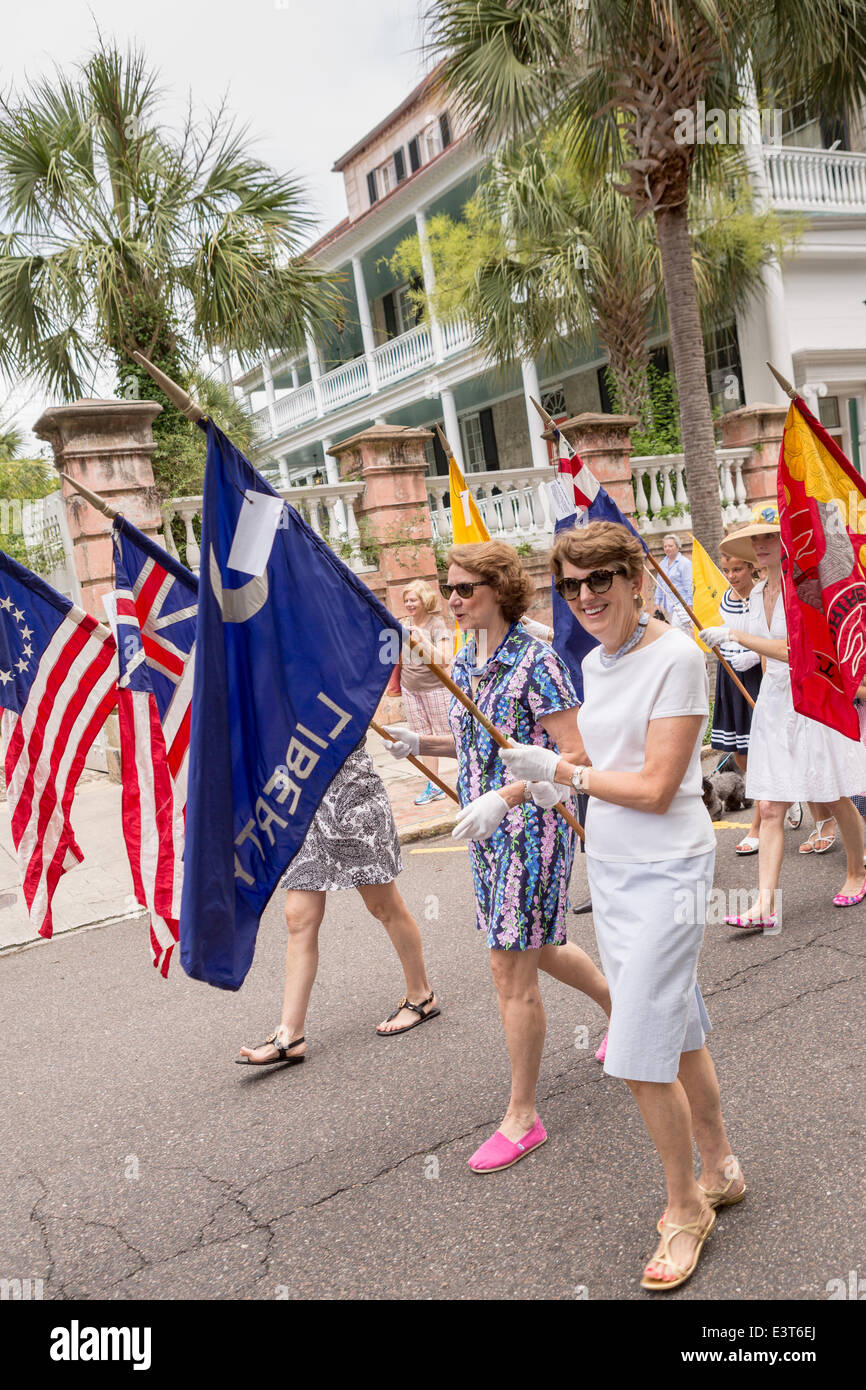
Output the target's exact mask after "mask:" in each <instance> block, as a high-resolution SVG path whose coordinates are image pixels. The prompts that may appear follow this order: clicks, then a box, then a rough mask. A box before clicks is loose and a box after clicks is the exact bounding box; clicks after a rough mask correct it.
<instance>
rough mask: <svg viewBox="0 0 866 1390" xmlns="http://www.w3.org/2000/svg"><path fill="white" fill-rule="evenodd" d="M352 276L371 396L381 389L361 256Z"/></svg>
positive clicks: (353, 262)
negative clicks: (377, 375)
mask: <svg viewBox="0 0 866 1390" xmlns="http://www.w3.org/2000/svg"><path fill="white" fill-rule="evenodd" d="M352 275H353V276H354V279H355V298H356V299H357V301H358V321H359V323H360V325H361V338H362V341H363V343H364V357H365V358H366V360H367V380H368V382H369V383H370V392H371V394H375V393H376V391H378V389H379V382H378V379H377V377H376V359H375V357H374V356H373V354H374V352H375V351H376V339H375V336H374V334H373V320H372V317H371V315H370V301H369V299H368V298H367V285H366V282H365V280H364V267H363V266H362V265H361V257H360V256H353V257H352Z"/></svg>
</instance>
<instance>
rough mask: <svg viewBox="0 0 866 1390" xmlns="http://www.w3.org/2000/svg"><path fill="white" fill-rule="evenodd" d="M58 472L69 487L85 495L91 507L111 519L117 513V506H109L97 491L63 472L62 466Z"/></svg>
mask: <svg viewBox="0 0 866 1390" xmlns="http://www.w3.org/2000/svg"><path fill="white" fill-rule="evenodd" d="M58 472H59V473H60V476H61V478H65V479H66V481H67V483H68V484H69V486H70V487H74V488H75V491H76V492H80V493H81V496H82V497H86V498H87V500H88V502H89V503H90V505H91V507H95V508H96V510H97V511H98V512H102V514H103V515H104V516H107V517H110V518H111V519H112V521H113V520H114V518H115V517H116V516H118V515H119V513H118V511H117V508H116V507H111V506H109V504H108V503H107V502H106V501H104V500H103V499H102V498H101V497H100V496H99V493H98V492H91V491H90V488H89V487H85V486H84V484H83V483H77V482H76V481H75V479H74V478H70V476H69V474H68V473H64V472H63V469H62V468H61V469H58Z"/></svg>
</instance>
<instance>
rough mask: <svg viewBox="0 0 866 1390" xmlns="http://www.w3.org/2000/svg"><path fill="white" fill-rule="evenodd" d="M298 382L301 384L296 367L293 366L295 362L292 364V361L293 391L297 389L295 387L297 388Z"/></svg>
mask: <svg viewBox="0 0 866 1390" xmlns="http://www.w3.org/2000/svg"><path fill="white" fill-rule="evenodd" d="M300 384H301V378H300V377H299V376H298V369H297V367H296V366H295V364H294V362H293V363H292V390H293V391H297V389H298V387H299V386H300Z"/></svg>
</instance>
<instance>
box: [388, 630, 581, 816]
mask: <svg viewBox="0 0 866 1390" xmlns="http://www.w3.org/2000/svg"><path fill="white" fill-rule="evenodd" d="M403 635H404V637H405V639H406V641H407V642H408V643H409V648H410V650H414V649H415V648H417V649H418V650H419V651H420V652H421V653H422V654H424V656H425V661H424V664H425V666H427V668H428V670H430V671H432V672H433V674H434V676H435V677H436V679H437V680H438V681H441V683H442V685H444V686H445V689H446V690H450V691H451V694H452V695H453V696H454V698H455V699H456V700H459V701H460V704H461V705H462V706H463V708H464V709H467V710H468V711H469V713H470V714H471V715H472V717H473V719H477V720H478V723H479V724H480V725H481V727H482V729H486V730H487V732H488V734H489V735H490V737H491V738H492V739H493V742H494V743H496V744H498V745H499V747H500V748H513V747H514V745H513V743H511V741H510V740H509V739H507V738H506V737H505V735H504V734H501V733H500V732H499V730H498V729H497V727H496V725H495V724H491V722H490V720H489V719H488V718H487V716H486V714H482V712H481V710H480V709H479V708H478V706H477V705H476V703H475V701H474V700H472V699H470V697H469V696H468V695H467V694H466V693H465V691H463V690H461V689H460V686H459V685H457V684H455V682H454V681H453V680H452V679H451V677H450V676H449V675H448V674H447V672H446V671H443V669H442V667H441V666H440V665H439V664H438V662H435V661H429V660H427V657H426V648H425V646H424V643H423V642H419V641H418V639H417V638H416V637H413V636H412V634H411V632H409V631H408V629H407V628H404V629H403ZM553 809H554V811H556V812H557V813H558V814H559V815H560V816H562V819H563V820H564V821H566V822H567V824H568V825H570V826H571V828H572V830H576V831H577V833H578V835H579V836H580V838H581V839H583V838H584V834H583V826H582V825H581V824H580V822H579V821H578V820H576V819H575V817H574V816H573V815H572V814H571V812H570V811H569V809H568V807H567V806H565V805H564V803H563V802H561V801H560V802H557V804H556V806H554V807H553Z"/></svg>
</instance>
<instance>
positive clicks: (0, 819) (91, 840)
mask: <svg viewBox="0 0 866 1390" xmlns="http://www.w3.org/2000/svg"><path fill="white" fill-rule="evenodd" d="M367 751H368V752H369V754H370V756H371V758H372V759H373V763H374V766H375V768H376V771H377V772H378V773H379V776H380V777H381V778H382V780H383V782H384V783H385V786H386V787H387V789H388V795H389V797H390V799H391V805H392V807H393V808H394V819H395V821H396V822H397V830H398V832H399V835H400V840H401V843H404V844H405V843H406V842H407V841H411V840H417V839H422V838H425V837H426V836H428V835H441V834H443V833H445V832H446V831H450V830H451V829H452V827H453V825H454V820H455V815H456V810H457V806H456V803H455V802H452V801H450V800H448V801H446V800H445V799H444V798H443V799H442V800H439V801H433V802H431V803H430V804H429V805H428V806H415V805H413V802H414V799H415V797H416V796H418V794H419V793H420V792H421V791H423V789H424V785H425V783H424V778H423V777H422V776H421V774H420V773H419V772H416V770H415V769H414V768H413V767H412V766H411V765H410V764H409V763H407V762H403V761H401V762H397V761H396V760H395V759H394V758H392V757H391V755H390V754H389V753H388V752H386V750H385V745H384V742H383V740H382V739H380V738H379V737H378V735H377V734H373V733H371V734H368V736H367ZM444 768H445V771H444V773H440V775H441V776H442V780H443V781H445V782H448V784H449V785H450V786H453V785H454V782H455V778H456V770H457V764H456V763H455V762H454V761H453V760H452V761H449V762H447V763H444ZM120 801H121V797H120V787H119V786H117V785H115V784H114V783H112V782H109V780H108V777H107V776H105V775H104V774H101V773H85V775H84V778H82V781H81V782H80V783H79V786H78V790H77V792H76V794H75V801H74V803H73V806H72V824H73V827H74V830H75V834H76V838H77V840H78V843H79V845H80V846H81V849H82V850H83V852H84V862H83V863H82V864H78V865H76V867H75V868H74V869H70V870H69V871H68V873H65V874H64V875H63V877H62V878H61V880H60V882H59V883H58V885H57V890H56V892H55V894H54V904H53V906H54V935H55V936H58V935H59V934H60V933H61V932H66V931H74V930H76V929H77V928H79V927H92V926H101V925H104V924H105V923H108V922H122V921H128V920H131V919H133V918H135V917H139V916H141V915H143V909H142V907H141V906H140V905H139V903H137V902H136V900H135V896H134V894H133V891H132V875H131V874H130V871H129V861H128V860H127V857H126V846H125V844H124V841H123V832H122V828H121V805H120ZM41 940H42V938H41V937H40V936H39V935H38V934H37V933H36V931H35V929H34V928H33V927H32V926H31V924H30V915H29V913H28V911H27V906H26V904H25V901H24V894H23V893H22V891H21V887H20V884H19V879H18V865H17V861H16V857H15V847H14V845H13V843H12V831H11V826H10V823H9V809H8V806H7V803H6V801H5V800H4V801H3V802H2V803H0V951H3V950H8V949H9V948H10V947H18V946H22V945H25V944H26V943H29V942H33V943H36V942H39V941H41Z"/></svg>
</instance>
